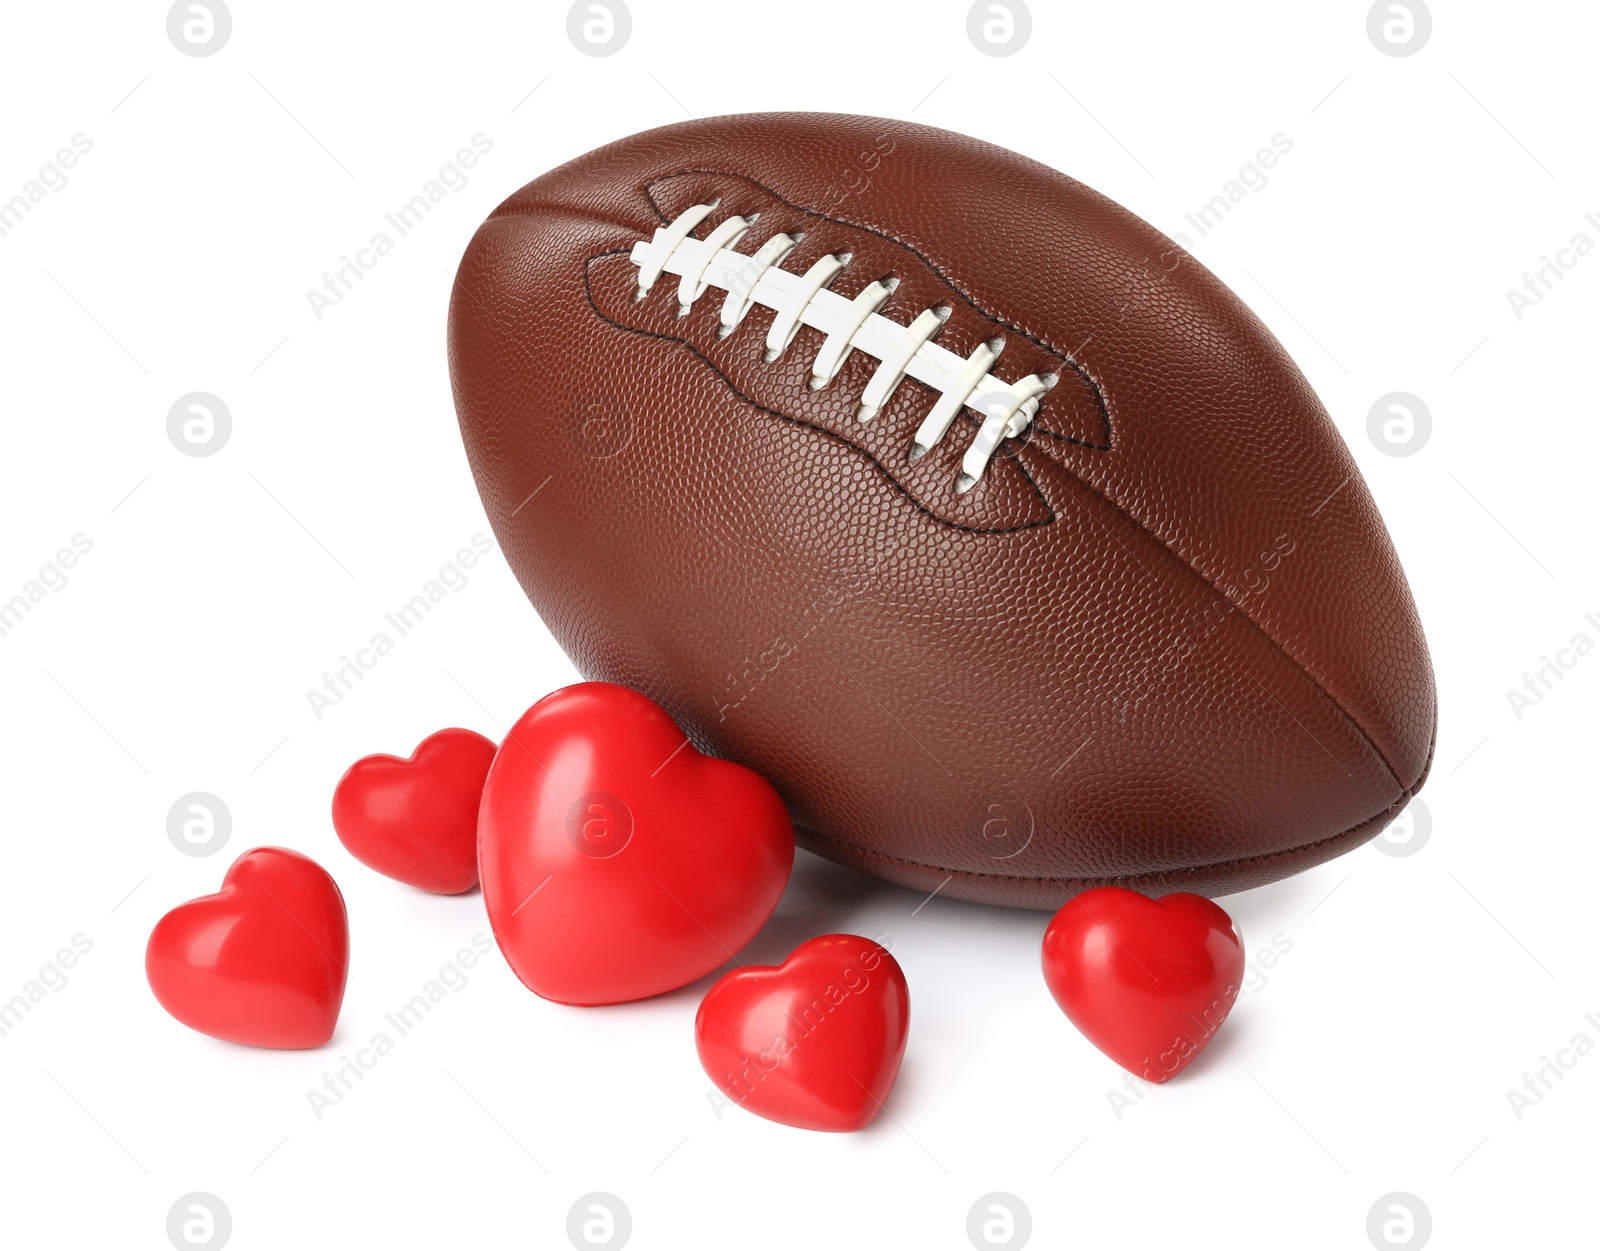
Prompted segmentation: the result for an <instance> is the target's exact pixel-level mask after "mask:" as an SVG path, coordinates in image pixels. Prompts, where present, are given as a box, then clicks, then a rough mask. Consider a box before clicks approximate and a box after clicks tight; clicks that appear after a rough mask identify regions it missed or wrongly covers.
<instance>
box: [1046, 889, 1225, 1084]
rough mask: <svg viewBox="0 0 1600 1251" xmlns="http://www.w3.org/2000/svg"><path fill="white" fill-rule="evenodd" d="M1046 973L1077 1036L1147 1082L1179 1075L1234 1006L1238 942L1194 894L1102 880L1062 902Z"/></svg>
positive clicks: (1051, 931)
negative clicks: (1155, 895) (1159, 893)
mask: <svg viewBox="0 0 1600 1251" xmlns="http://www.w3.org/2000/svg"><path fill="white" fill-rule="evenodd" d="M1043 958H1044V980H1045V983H1046V984H1047V985H1048V986H1049V987H1050V993H1051V994H1052V995H1054V996H1055V999H1056V1002H1057V1003H1058V1004H1060V1005H1061V1010H1062V1011H1063V1012H1065V1013H1066V1014H1067V1017H1068V1018H1069V1019H1070V1020H1071V1021H1072V1023H1073V1024H1074V1025H1076V1026H1077V1027H1078V1028H1079V1029H1080V1030H1081V1031H1083V1034H1084V1037H1086V1038H1087V1039H1088V1040H1089V1041H1090V1042H1092V1043H1093V1044H1094V1045H1095V1046H1096V1047H1098V1048H1100V1050H1101V1051H1103V1052H1105V1054H1106V1055H1108V1056H1110V1057H1111V1058H1112V1059H1113V1060H1115V1061H1116V1062H1117V1063H1118V1064H1120V1065H1121V1066H1122V1067H1123V1068H1125V1069H1127V1070H1128V1071H1129V1072H1130V1073H1134V1074H1136V1075H1138V1076H1139V1077H1142V1078H1144V1080H1145V1081H1147V1082H1165V1081H1168V1080H1169V1079H1171V1078H1173V1077H1176V1076H1177V1075H1178V1074H1179V1073H1181V1072H1183V1070H1184V1069H1185V1068H1187V1067H1188V1066H1189V1062H1190V1061H1191V1060H1193V1059H1194V1058H1195V1056H1197V1055H1199V1054H1200V1051H1201V1049H1202V1048H1203V1047H1205V1045H1206V1044H1207V1043H1209V1042H1210V1041H1211V1039H1212V1038H1214V1037H1215V1036H1216V1033H1217V1030H1219V1029H1220V1028H1222V1023H1223V1021H1225V1020H1226V1019H1227V1017H1228V1013H1229V1012H1230V1011H1232V1009H1233V1002H1234V1000H1235V999H1237V998H1238V997H1239V986H1240V983H1241V979H1242V978H1243V977H1244V944H1243V943H1242V942H1241V941H1240V939H1239V933H1238V931H1237V930H1236V929H1235V928H1234V925H1233V921H1232V919H1231V918H1230V917H1229V916H1228V914H1227V913H1226V912H1224V911H1223V910H1222V909H1221V908H1219V907H1217V905H1216V904H1214V903H1212V902H1211V901H1210V900H1209V899H1202V898H1201V897H1200V896H1199V895H1188V894H1177V895H1166V896H1164V897H1163V898H1161V899H1150V898H1147V897H1146V896H1144V895H1140V894H1138V893H1136V892H1134V891H1131V890H1124V889H1123V888H1122V887H1120V886H1103V887H1100V888H1098V889H1096V890H1090V891H1085V892H1084V893H1083V894H1081V895H1078V896H1076V897H1075V898H1073V899H1070V900H1068V901H1067V902H1066V903H1065V904H1064V905H1063V906H1062V908H1061V911H1060V912H1058V913H1056V915H1055V918H1054V919H1053V920H1052V921H1051V922H1050V926H1049V928H1048V929H1046V930H1045V934H1044V950H1043Z"/></svg>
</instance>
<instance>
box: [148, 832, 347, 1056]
mask: <svg viewBox="0 0 1600 1251" xmlns="http://www.w3.org/2000/svg"><path fill="white" fill-rule="evenodd" d="M349 959H350V931H349V926H348V923H347V922H346V919H345V911H344V898H343V896H341V895H340V894H339V888H338V886H336V885H335V884H334V881H333V879H332V878H331V877H329V876H328V874H327V872H326V871H325V870H324V869H323V868H322V866H321V865H319V864H317V863H316V861H314V860H311V859H309V858H308V857H306V856H302V855H301V854H300V853H299V852H297V851H287V850H285V849H284V848H282V847H257V848H255V849H254V850H253V851H247V852H245V853H244V855H242V856H240V857H239V858H238V859H237V860H235V861H234V862H233V864H232V866H231V867H230V868H229V869H228V872H227V875H226V876H225V877H224V878H223V879H222V889H221V890H219V891H218V892H217V893H216V894H215V895H202V896H200V898H198V899H191V900H190V901H189V902H188V903H186V904H179V905H178V906H177V907H176V908H174V909H173V910H172V911H171V912H169V913H167V915H166V916H164V917H162V918H161V920H159V921H157V922H156V927H155V929H153V930H152V931H151V932H150V942H149V945H148V946H146V948H145V953H144V970H145V976H146V977H147V978H148V979H149V982H150V989H151V990H152V991H154V992H155V996H156V999H157V1001H158V1002H159V1003H160V1004H161V1006H162V1007H163V1008H165V1009H166V1010H167V1011H168V1012H170V1013H171V1014H172V1015H173V1016H174V1017H176V1018H177V1019H178V1020H179V1021H182V1022H183V1023H184V1024H185V1025H187V1026H188V1027H189V1028H190V1029H196V1030H199V1031H200V1032H201V1033H202V1034H210V1035H211V1036H212V1037H213V1038H221V1039H224V1040H225V1041H227V1042H236V1043H246V1044H248V1045H250V1046H252V1047H320V1046H321V1045H322V1044H323V1043H325V1042H327V1041H328V1039H330V1038H332V1037H333V1026H334V1022H335V1021H337V1020H338V1019H339V1005H340V1004H341V1003H342V1002H343V1001H344V983H345V973H346V969H347V966H348V964H349Z"/></svg>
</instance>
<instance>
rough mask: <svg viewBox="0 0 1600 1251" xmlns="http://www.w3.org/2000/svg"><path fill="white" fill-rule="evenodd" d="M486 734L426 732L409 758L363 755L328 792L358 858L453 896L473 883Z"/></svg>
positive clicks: (343, 837)
mask: <svg viewBox="0 0 1600 1251" xmlns="http://www.w3.org/2000/svg"><path fill="white" fill-rule="evenodd" d="M494 753H495V745H494V741H493V740H492V739H487V738H484V737H483V735H481V734H474V733H473V732H472V731H471V730H459V729H449V730H440V731H439V732H438V733H437V734H430V735H429V736H428V737H427V738H425V739H423V740H422V742H420V743H419V744H417V750H416V751H414V752H412V753H411V757H410V759H408V760H402V759H400V757H398V756H363V757H362V758H361V759H360V760H358V761H356V762H355V764H353V765H351V766H350V767H349V769H347V770H346V771H345V775H344V776H343V777H342V778H340V779H339V785H338V786H336V787H334V791H333V828H334V830H335V832H337V833H338V835H339V841H340V842H341V843H343V844H344V845H345V847H346V849H347V850H348V851H349V852H350V854H351V855H352V856H354V857H355V858H356V859H357V860H359V861H361V863H362V864H364V865H366V866H367V867H368V868H369V869H376V870H377V871H378V872H379V873H382V874H383V875H384V876H385V877H392V878H394V879H395V880H396V881H400V882H404V883H406V884H407V885H408V886H416V887H419V888H420V889H422V890H428V891H433V892H434V893H435V894H439V895H459V894H460V893H461V892H462V891H467V890H471V889H472V888H473V887H474V886H476V885H477V884H478V803H479V801H480V800H481V799H482V798H483V780H484V778H485V777H487V776H488V773H489V764H490V762H491V761H492V760H494Z"/></svg>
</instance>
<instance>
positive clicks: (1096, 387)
mask: <svg viewBox="0 0 1600 1251" xmlns="http://www.w3.org/2000/svg"><path fill="white" fill-rule="evenodd" d="M685 174H704V175H706V176H708V177H711V178H736V179H738V180H739V181H740V182H747V183H749V184H750V185H751V186H752V187H755V188H756V189H758V190H759V191H762V192H763V193H765V194H766V195H770V196H771V197H772V198H773V199H774V200H776V201H778V203H779V204H783V205H786V206H787V207H789V208H791V209H793V210H794V211H795V212H796V213H804V214H805V215H806V216H807V217H815V218H816V219H817V220H819V221H825V222H833V223H834V224H835V225H838V226H846V227H848V228H849V229H851V230H859V231H861V232H862V233H864V234H869V235H876V236H877V237H878V238H880V239H883V240H884V241H886V242H888V243H892V244H894V245H895V246H896V247H901V248H904V249H905V250H906V251H907V252H909V253H911V255H912V256H914V257H916V258H917V259H918V260H919V261H921V262H922V263H923V264H924V265H926V266H927V267H928V269H929V270H931V271H932V272H933V273H935V274H937V275H938V277H939V280H940V281H941V282H943V283H944V284H945V285H946V286H947V287H949V288H950V290H951V291H953V292H954V293H955V294H956V295H957V296H958V297H960V299H961V300H962V302H963V303H965V304H966V306H967V307H968V308H970V309H971V310H972V311H973V312H975V313H977V314H978V315H979V316H981V317H985V318H987V319H988V320H989V321H992V322H994V323H995V324H996V325H997V326H1004V327H1005V328H1006V329H1007V330H1010V331H1011V332H1013V333H1014V334H1016V335H1019V336H1020V337H1022V338H1024V339H1026V340H1027V341H1028V342H1029V343H1031V344H1033V345H1034V347H1036V348H1038V349H1040V350H1041V351H1044V352H1049V353H1050V354H1051V355H1052V356H1055V357H1057V358H1059V359H1060V361H1061V362H1062V364H1064V365H1066V366H1067V367H1068V368H1069V369H1071V370H1072V371H1073V372H1074V373H1075V374H1077V375H1078V376H1079V377H1080V378H1082V379H1083V381H1084V383H1085V384H1087V386H1088V387H1089V390H1090V391H1091V392H1092V393H1093V395H1094V403H1095V407H1096V408H1097V409H1099V411H1100V420H1101V421H1102V422H1103V423H1104V424H1105V428H1106V436H1105V438H1106V441H1105V442H1104V443H1092V442H1089V441H1087V440H1084V439H1075V438H1073V437H1072V436H1071V435H1069V434H1058V433H1056V432H1055V431H1054V430H1044V429H1040V431H1039V433H1041V434H1045V435H1049V436H1050V438H1052V439H1060V440H1061V441H1062V442H1064V443H1075V444H1077V445H1078V446H1079V447H1089V448H1094V449H1095V450H1096V451H1100V452H1109V451H1110V450H1111V444H1112V434H1111V412H1110V410H1109V409H1108V408H1107V407H1106V400H1105V390H1104V388H1102V387H1101V386H1100V384H1099V383H1098V382H1097V381H1095V379H1094V378H1093V377H1092V376H1091V375H1090V373H1089V371H1088V370H1087V369H1086V368H1085V367H1084V366H1082V365H1080V364H1079V363H1078V362H1077V361H1075V360H1073V358H1072V356H1071V355H1070V354H1069V353H1067V352H1064V351H1062V350H1061V349H1060V348H1058V347H1056V346H1055V345H1053V344H1050V343H1046V342H1045V341H1044V340H1043V339H1040V338H1037V337H1035V336H1034V335H1031V334H1029V333H1028V332H1027V331H1026V330H1024V329H1022V327H1021V326H1013V325H1012V324H1011V323H1010V322H1008V321H1006V320H1005V318H1003V317H1001V316H1000V315H999V314H998V313H991V312H990V311H989V310H988V309H986V308H984V307H983V306H982V305H981V304H979V303H978V302H977V301H976V300H974V299H973V298H972V297H971V296H970V295H968V294H967V293H966V292H965V291H963V290H962V289H961V288H960V287H958V286H957V285H956V284H955V282H954V280H952V279H951V277H950V276H949V275H948V274H946V273H945V272H944V270H942V269H940V268H939V266H938V265H937V264H935V263H934V261H933V260H932V259H931V258H930V257H927V256H924V255H923V254H922V253H921V252H919V251H918V250H917V249H916V248H914V247H912V246H911V244H909V243H907V242H905V240H903V239H897V238H895V237H894V236H893V235H891V234H889V233H888V232H887V231H884V230H880V229H878V228H877V227H876V226H867V225H864V224H862V223H860V222H853V221H851V220H849V219H848V218H845V217H829V216H828V215H827V214H826V213H819V212H817V211H816V210H815V209H808V208H805V207H803V206H802V205H799V204H795V203H793V202H792V201H790V200H786V199H784V198H783V197H782V196H781V195H779V194H778V193H777V192H776V191H774V190H773V189H772V188H771V187H768V186H765V185H764V184H762V183H759V182H757V181H756V180H755V179H754V178H750V177H748V176H746V175H744V174H733V173H728V172H727V171H725V170H717V169H680V170H675V171H673V172H672V173H668V174H658V175H656V177H655V178H654V179H652V180H651V182H649V183H647V184H645V185H644V186H642V187H640V188H639V190H641V191H642V192H644V196H645V199H647V200H649V201H650V207H651V208H653V209H654V210H655V211H656V216H657V217H659V218H660V219H661V221H662V223H663V224H665V223H666V222H667V221H668V217H667V215H666V213H664V212H662V210H661V205H660V204H659V203H657V201H656V197H655V193H654V192H653V191H652V190H651V187H653V186H654V185H655V184H656V183H660V182H664V181H665V180H666V179H668V178H681V177H683V176H684V175H685ZM1049 402H1050V397H1049V395H1046V396H1045V398H1044V399H1043V400H1041V401H1040V402H1039V412H1040V413H1041V414H1042V413H1043V412H1044V408H1045V405H1046V404H1048V403H1049ZM1034 420H1035V421H1037V420H1038V417H1037V416H1036V417H1035V418H1034Z"/></svg>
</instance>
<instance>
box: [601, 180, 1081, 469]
mask: <svg viewBox="0 0 1600 1251" xmlns="http://www.w3.org/2000/svg"><path fill="white" fill-rule="evenodd" d="M716 207H717V205H716V202H715V201H713V202H712V203H710V204H696V205H694V206H693V207H692V208H688V209H685V210H684V211H683V212H682V213H679V214H678V216H677V217H675V218H673V219H672V221H671V222H670V223H668V224H667V225H665V226H662V227H659V228H658V229H657V230H656V232H655V234H654V236H653V237H652V238H650V239H649V240H641V241H640V242H638V243H635V244H634V245H633V250H632V252H631V253H630V255H629V259H630V260H632V262H633V263H634V264H635V265H637V266H638V267H639V289H638V291H637V292H636V293H635V296H634V298H635V299H638V300H642V299H644V298H645V296H647V295H649V294H650V290H651V288H652V287H654V286H655V284H656V281H657V280H658V279H659V278H660V277H661V275H662V274H674V275H676V276H677V277H678V279H679V282H678V315H679V316H680V317H682V316H684V315H685V314H687V313H688V312H689V309H690V306H691V305H693V304H694V302H695V301H696V300H698V299H699V298H700V297H701V296H702V295H704V294H705V292H706V290H707V289H708V288H710V287H716V288H718V289H719V290H721V291H725V292H727V298H726V299H724V300H723V302H722V313H721V317H720V321H719V325H718V329H717V334H718V336H719V337H725V336H726V335H728V334H730V333H732V331H733V329H734V328H735V327H736V326H738V325H739V323H740V322H741V321H743V320H744V318H745V315H746V314H747V313H749V311H750V310H751V308H753V307H754V306H755V305H757V304H760V305H761V306H762V307H764V308H769V309H771V310H772V312H773V318H772V325H771V326H770V327H769V328H768V330H767V341H766V359H767V360H769V361H771V360H776V359H777V357H778V356H779V355H780V354H782V352H783V351H784V350H785V349H786V348H788V346H789V345H790V344H791V343H793V342H794V338H795V335H797V334H798V333H799V332H800V327H801V326H811V327H812V328H813V329H816V330H820V331H821V332H822V333H823V336H824V338H823V343H822V347H821V349H820V350H819V351H818V352H817V356H816V359H815V360H814V361H812V363H811V386H812V387H813V388H814V389H816V388H821V387H825V386H827V385H828V384H829V383H831V382H832V381H833V380H834V379H835V378H836V377H838V374H839V371H840V369H842V368H843V367H844V363H845V360H846V358H847V357H848V356H849V355H850V352H851V350H852V349H854V350H855V351H858V352H864V353H865V354H866V355H868V356H870V357H872V358H873V359H875V360H876V361H878V367H877V369H876V370H874V371H873V374H872V377H871V378H870V379H868V381H867V385H866V388H865V389H864V390H863V391H862V393H861V407H860V408H859V410H857V416H858V417H859V418H860V420H862V421H871V420H872V419H873V418H874V417H876V416H877V415H878V413H879V412H880V411H881V410H882V408H883V406H884V405H885V404H886V403H888V400H889V396H890V395H891V394H892V393H893V392H894V389H895V388H896V387H897V386H899V385H900V383H901V381H902V380H903V379H905V378H906V377H907V376H910V377H912V378H915V379H917V380H918V381H919V382H922V383H926V384H927V385H928V386H929V387H931V388H933V390H934V391H936V392H938V395H939V398H938V400H937V401H936V402H935V404H934V406H933V408H932V410H931V411H930V412H929V413H928V416H927V418H926V419H925V420H924V421H923V423H922V425H921V426H920V427H919V428H918V430H917V433H916V435H915V437H914V438H913V440H912V444H911V450H910V459H911V460H913V461H915V460H918V459H920V458H921V457H922V456H924V455H926V454H927V452H928V451H929V450H930V449H932V448H933V447H934V446H935V445H936V444H937V443H938V442H939V440H940V439H942V438H944V436H945V435H946V434H947V433H948V432H949V430H950V427H951V425H952V424H954V422H955V419H956V416H957V414H959V413H960V412H961V410H962V409H963V408H970V409H972V410H973V411H975V412H976V413H978V414H979V415H980V416H981V417H982V418H983V425H982V426H981V427H980V428H979V430H978V434H977V437H976V438H975V439H973V441H972V445H971V446H970V447H969V448H968V449H967V451H966V454H965V455H964V456H963V457H962V459H961V472H960V474H959V476H958V477H957V478H956V484H955V489H956V491H957V492H958V493H965V492H967V491H970V490H971V489H972V487H973V486H974V485H975V484H976V483H977V481H978V479H979V478H981V477H982V476H983V471H984V470H985V469H986V468H988V465H989V462H990V460H992V459H993V458H994V455H995V452H996V451H998V450H999V447H1000V445H1001V443H1003V442H1004V441H1005V440H1006V439H1010V438H1015V437H1016V436H1017V435H1019V434H1021V433H1022V432H1023V431H1024V430H1026V429H1027V428H1028V423H1029V422H1031V421H1032V420H1033V417H1034V414H1035V413H1037V412H1038V411H1039V399H1040V397H1041V396H1042V395H1044V393H1045V392H1046V391H1048V390H1049V389H1050V388H1051V387H1052V386H1053V385H1054V384H1055V376H1054V375H1052V374H1042V375H1041V374H1029V375H1028V376H1027V377H1026V378H1022V379H1020V380H1019V381H1017V382H1003V381H1002V380H1001V379H999V378H996V377H995V376H994V375H993V374H991V373H990V372H989V370H990V368H991V367H992V366H993V365H994V363H995V361H996V360H997V359H998V358H999V355H1000V352H1001V350H1002V348H1003V347H1004V341H1003V340H1001V339H990V340H989V341H988V342H987V343H982V344H979V345H978V347H977V348H976V349H974V351H973V353H972V355H971V356H968V357H966V358H965V359H963V358H962V357H960V356H958V355H957V354H956V353H954V352H952V351H950V350H949V349H947V348H942V347H940V346H939V345H938V344H937V343H935V342H934V341H933V338H934V336H935V335H937V334H938V333H939V330H940V329H941V328H942V327H943V326H944V323H945V321H946V320H947V319H948V318H949V316H950V310H949V309H948V308H946V307H944V306H942V305H941V306H940V307H938V308H930V309H928V310H926V311H925V312H923V313H921V314H920V315H919V316H918V317H917V318H916V320H915V321H913V322H912V323H911V324H910V325H909V326H903V325H901V324H900V323H899V322H897V321H893V320H891V319H890V318H888V317H885V316H883V315H882V314H881V313H879V312H878V309H880V308H881V307H882V306H883V304H884V302H885V301H887V300H888V298H889V296H890V295H891V294H892V293H893V291H894V288H895V285H896V280H895V279H893V278H886V279H884V280H882V281H879V282H870V283H868V284H867V285H866V287H864V288H863V289H862V291H861V293H860V294H859V295H857V296H856V297H855V299H853V300H852V299H846V298H845V297H844V296H842V295H839V294H838V293H837V292H834V291H830V290H829V289H828V287H829V284H831V283H832V282H833V280H834V279H835V278H837V277H838V276H839V274H840V273H841V272H843V270H844V267H845V266H846V265H847V264H848V263H849V261H850V254H849V253H848V252H845V253H840V254H839V255H837V256H824V257H821V258H820V259H818V260H817V261H816V262H815V263H814V264H812V266H811V267H810V268H809V269H807V270H806V272H805V273H803V274H796V273H793V272H791V271H789V270H787V269H784V268H782V262H783V260H784V258H785V257H787V256H788V254H789V253H790V252H791V251H793V250H794V247H795V245H796V244H797V243H799V241H800V239H801V238H802V236H801V235H800V233H799V232H796V233H794V234H777V235H773V236H772V238H770V239H768V240H767V241H766V242H765V243H763V244H762V245H761V246H760V247H759V248H757V249H756V250H755V251H754V252H753V253H745V252H739V251H737V250H736V245H737V244H738V243H739V242H740V241H741V240H742V239H743V238H744V236H745V234H746V233H747V232H748V231H749V229H750V227H751V225H752V224H753V223H754V222H755V220H756V215H755V214H751V215H750V216H749V217H739V216H732V217H729V218H727V219H726V220H724V221H723V222H721V223H720V224H719V225H717V226H715V227H714V228H713V229H712V230H711V232H710V233H709V234H707V236H706V237H705V238H704V239H696V238H695V237H694V233H693V232H694V229H695V227H696V226H698V225H699V224H700V223H701V222H702V221H704V220H705V218H706V217H707V216H708V215H710V214H711V213H712V212H713V211H714V210H715V209H716Z"/></svg>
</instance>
